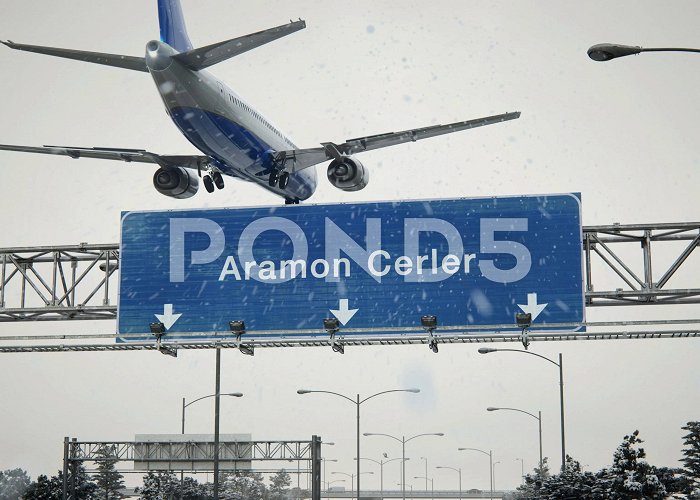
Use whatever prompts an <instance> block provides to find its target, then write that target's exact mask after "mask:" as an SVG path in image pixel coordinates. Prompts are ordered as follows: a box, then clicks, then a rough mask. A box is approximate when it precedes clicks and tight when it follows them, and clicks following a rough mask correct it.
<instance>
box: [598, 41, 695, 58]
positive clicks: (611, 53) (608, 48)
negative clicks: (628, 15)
mask: <svg viewBox="0 0 700 500" xmlns="http://www.w3.org/2000/svg"><path fill="white" fill-rule="evenodd" d="M640 52H700V49H683V48H671V47H668V48H666V47H664V48H648V49H645V48H643V47H639V46H631V45H618V44H615V43H599V44H596V45H593V46H592V47H591V48H589V49H588V57H590V58H591V59H593V60H594V61H599V62H603V61H609V60H610V59H617V58H618V57H625V56H631V55H636V54H639V53H640Z"/></svg>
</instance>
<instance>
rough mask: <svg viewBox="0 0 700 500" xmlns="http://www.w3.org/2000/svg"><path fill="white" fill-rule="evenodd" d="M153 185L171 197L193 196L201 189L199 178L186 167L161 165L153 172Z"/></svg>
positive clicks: (183, 197)
mask: <svg viewBox="0 0 700 500" xmlns="http://www.w3.org/2000/svg"><path fill="white" fill-rule="evenodd" d="M153 187H155V188H156V190H157V191H158V192H159V193H160V194H164V195H165V196H170V197H171V198H178V199H185V198H191V197H192V196H194V195H195V194H196V193H197V190H198V189H199V179H198V178H197V175H196V174H195V173H194V172H191V171H190V170H188V169H186V168H182V167H167V168H163V167H161V168H159V169H158V170H156V173H155V174H153Z"/></svg>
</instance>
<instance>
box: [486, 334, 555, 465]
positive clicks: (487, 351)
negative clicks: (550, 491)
mask: <svg viewBox="0 0 700 500" xmlns="http://www.w3.org/2000/svg"><path fill="white" fill-rule="evenodd" d="M491 352H520V353H523V354H531V355H532V356H537V357H538V358H542V359H544V360H545V361H549V362H550V363H552V364H553V365H554V366H556V367H558V368H559V414H560V415H559V416H560V421H561V470H562V471H563V470H564V468H565V467H566V438H565V435H564V362H563V360H562V356H561V353H559V363H557V362H556V361H554V360H552V359H549V358H548V357H546V356H542V355H541V354H537V353H534V352H532V351H521V350H520V349H491V348H489V347H482V348H481V349H479V353H480V354H489V353H491Z"/></svg>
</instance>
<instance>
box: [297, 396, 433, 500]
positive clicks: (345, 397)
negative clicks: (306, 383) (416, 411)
mask: <svg viewBox="0 0 700 500" xmlns="http://www.w3.org/2000/svg"><path fill="white" fill-rule="evenodd" d="M390 392H412V393H418V392H420V389H415V388H414V389H392V390H389V391H382V392H377V393H376V394H372V395H371V396H367V397H366V398H365V399H362V400H361V399H360V395H359V394H358V395H357V399H353V398H351V397H348V396H345V395H344V394H339V393H337V392H333V391H320V390H316V389H299V390H298V391H297V394H313V393H318V394H332V395H334V396H338V397H341V398H343V399H346V400H348V401H350V402H351V403H352V404H354V405H357V458H360V405H361V404H362V403H364V402H365V401H367V400H369V399H372V398H373V397H375V396H380V395H382V394H388V393H390ZM357 498H358V500H359V498H360V460H358V461H357Z"/></svg>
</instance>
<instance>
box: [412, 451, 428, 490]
mask: <svg viewBox="0 0 700 500" xmlns="http://www.w3.org/2000/svg"><path fill="white" fill-rule="evenodd" d="M420 459H421V460H424V461H425V476H422V478H424V479H425V492H426V493H427V492H428V457H420ZM413 479H419V478H417V477H414V478H413Z"/></svg>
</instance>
